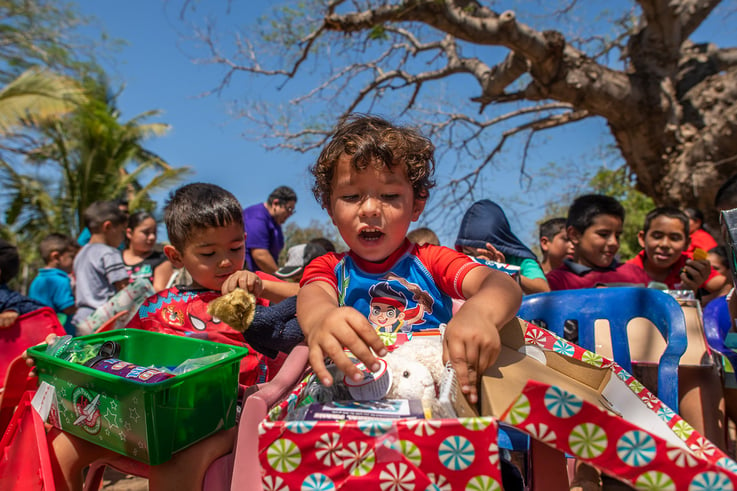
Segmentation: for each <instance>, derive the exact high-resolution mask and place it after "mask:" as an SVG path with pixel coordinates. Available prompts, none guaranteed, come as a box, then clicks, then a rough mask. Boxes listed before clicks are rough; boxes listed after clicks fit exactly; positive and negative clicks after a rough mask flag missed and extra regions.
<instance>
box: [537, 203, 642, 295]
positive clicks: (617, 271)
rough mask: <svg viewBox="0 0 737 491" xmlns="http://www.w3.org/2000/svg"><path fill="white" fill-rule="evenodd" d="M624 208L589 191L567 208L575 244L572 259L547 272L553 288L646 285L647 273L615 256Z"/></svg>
mask: <svg viewBox="0 0 737 491" xmlns="http://www.w3.org/2000/svg"><path fill="white" fill-rule="evenodd" d="M624 215H625V213H624V208H623V207H622V205H621V204H620V203H619V202H618V201H617V200H616V199H614V198H612V197H610V196H605V195H602V194H587V195H584V196H579V197H578V198H576V199H575V200H574V201H573V203H572V204H571V207H570V208H569V209H568V218H567V219H566V232H567V233H568V238H569V239H570V240H571V243H572V244H573V259H564V260H563V265H562V266H561V267H559V268H557V269H554V270H552V271H551V272H550V273H548V275H547V278H548V284H549V285H550V289H551V290H574V289H578V288H593V287H596V286H599V285H606V284H610V283H620V284H621V283H626V284H633V285H642V286H645V285H647V284H648V283H649V282H650V279H649V277H648V276H647V273H645V271H644V270H643V269H641V268H638V267H637V266H635V265H633V264H626V263H624V264H621V263H619V262H618V261H617V259H616V254H617V252H618V251H619V236H620V235H621V234H622V226H623V224H624Z"/></svg>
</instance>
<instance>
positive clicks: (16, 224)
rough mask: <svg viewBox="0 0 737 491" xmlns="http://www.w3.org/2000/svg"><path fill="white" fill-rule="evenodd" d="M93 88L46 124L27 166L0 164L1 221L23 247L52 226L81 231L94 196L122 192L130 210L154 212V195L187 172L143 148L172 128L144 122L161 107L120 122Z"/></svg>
mask: <svg viewBox="0 0 737 491" xmlns="http://www.w3.org/2000/svg"><path fill="white" fill-rule="evenodd" d="M89 93H90V99H89V100H88V101H87V102H86V103H85V104H83V105H81V106H80V107H79V108H78V109H77V110H76V111H74V112H73V113H71V114H70V115H68V116H67V117H64V118H62V119H59V120H56V121H52V122H50V123H48V124H45V125H42V126H41V128H40V139H41V144H39V145H38V146H36V147H34V148H32V149H30V150H29V151H28V152H27V153H26V157H27V158H26V160H25V161H24V163H23V164H24V165H23V166H22V170H21V169H19V168H18V166H16V165H11V164H9V163H8V162H0V183H2V186H3V187H2V191H0V197H1V198H3V199H4V200H5V201H6V202H7V203H9V206H8V208H7V209H6V212H5V217H4V218H5V222H6V224H7V225H8V227H9V228H10V230H11V231H12V232H13V233H14V234H15V235H16V239H17V243H18V244H26V245H30V244H37V243H38V241H39V240H40V239H41V238H42V237H43V236H45V235H46V234H48V233H50V232H52V231H59V232H63V233H68V234H71V235H74V236H76V234H78V233H79V231H80V230H81V228H83V226H84V224H83V221H82V213H83V211H84V209H85V208H86V207H87V206H88V205H89V204H90V203H92V202H94V201H97V200H105V199H115V198H121V197H125V198H127V199H128V201H129V206H130V208H131V209H132V210H135V209H149V210H151V209H152V208H153V206H154V203H153V201H152V200H151V198H150V196H151V193H152V192H154V191H157V190H161V189H166V188H168V187H170V186H171V185H173V184H175V183H176V182H178V181H179V180H180V179H181V178H183V177H184V176H185V175H186V173H187V172H189V169H188V168H187V167H178V168H177V167H172V166H171V165H169V164H168V163H167V162H166V161H165V160H164V159H163V158H161V157H160V156H158V155H156V154H155V153H153V152H151V151H150V150H148V149H146V148H145V147H144V145H143V144H144V141H145V140H147V139H148V138H151V137H156V136H161V135H164V134H165V133H166V131H167V130H168V125H166V124H164V123H148V122H147V120H148V119H150V118H153V117H155V116H158V114H159V113H158V111H147V112H145V113H143V114H140V115H138V116H135V117H134V118H132V119H130V120H128V121H121V120H120V112H119V111H118V109H117V108H116V107H115V98H114V97H111V96H110V95H109V94H108V93H107V92H106V91H105V90H104V86H101V85H97V86H94V88H93V90H92V91H91V92H89ZM34 249H35V247H33V248H31V249H29V248H28V247H24V250H23V251H22V252H23V254H24V257H25V258H26V260H27V261H28V262H32V261H33V260H34V259H36V257H37V256H36V252H35V250H34Z"/></svg>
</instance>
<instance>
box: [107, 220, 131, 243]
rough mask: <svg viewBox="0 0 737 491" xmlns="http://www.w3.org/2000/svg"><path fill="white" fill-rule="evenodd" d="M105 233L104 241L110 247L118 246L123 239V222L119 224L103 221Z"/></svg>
mask: <svg viewBox="0 0 737 491" xmlns="http://www.w3.org/2000/svg"><path fill="white" fill-rule="evenodd" d="M103 228H104V234H105V243H106V244H107V245H109V246H111V247H118V246H119V245H120V244H121V243H122V242H123V240H125V229H126V226H125V223H121V224H119V225H115V224H113V222H105V224H104V225H103Z"/></svg>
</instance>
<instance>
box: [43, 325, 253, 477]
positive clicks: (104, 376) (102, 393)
mask: <svg viewBox="0 0 737 491" xmlns="http://www.w3.org/2000/svg"><path fill="white" fill-rule="evenodd" d="M75 339H77V340H84V341H86V342H88V343H90V344H98V343H100V344H101V343H103V342H104V341H117V342H118V343H120V345H121V351H120V356H119V357H118V358H120V359H122V360H125V361H128V362H131V363H134V364H136V365H141V366H152V365H153V366H157V367H161V366H166V367H170V368H172V367H175V366H177V365H179V364H180V363H182V362H183V361H185V360H187V359H191V358H199V357H203V356H208V355H215V354H221V353H223V354H225V357H224V359H222V360H219V361H217V362H215V363H212V364H210V365H207V366H204V367H201V368H197V369H195V370H192V371H190V372H187V373H184V374H182V375H177V376H176V377H172V378H169V379H167V380H164V381H161V382H159V383H155V384H146V383H143V382H138V381H134V380H129V379H125V378H122V377H119V376H117V375H113V374H110V373H106V372H101V371H98V370H95V369H92V368H88V367H85V366H83V365H78V364H74V363H70V362H67V361H64V360H62V359H60V358H55V357H53V356H49V355H47V354H46V353H44V351H45V349H46V345H40V346H35V347H33V348H30V349H29V350H28V351H29V354H30V355H31V356H32V357H33V358H35V360H36V367H37V371H38V376H39V382H46V383H48V384H50V385H52V386H53V387H54V388H55V389H56V404H55V405H53V406H52V411H51V414H50V421H49V422H50V423H51V424H53V425H54V426H56V427H57V428H59V429H61V430H63V431H65V432H68V433H71V434H73V435H76V436H78V437H80V438H83V439H85V440H88V441H90V442H92V443H95V444H97V445H100V446H102V447H105V448H108V449H110V450H113V451H114V452H118V453H120V454H123V455H127V456H129V457H131V458H133V459H136V460H139V461H141V462H144V463H147V464H151V465H156V464H160V463H162V462H166V461H167V460H169V459H170V458H171V455H172V454H173V453H174V452H177V451H178V450H181V449H183V448H185V447H187V446H189V445H191V444H193V443H195V442H197V441H198V440H201V439H203V438H205V437H207V436H209V435H212V434H213V433H215V432H216V431H220V430H224V429H227V428H230V427H232V426H234V425H235V414H236V402H237V401H236V400H237V395H238V372H239V365H240V359H241V358H242V357H243V356H245V355H246V354H247V353H248V348H245V347H238V346H231V345H226V344H220V343H214V342H211V341H203V340H200V339H194V338H189V337H184V336H173V335H169V334H159V333H154V332H149V331H143V330H138V329H119V330H114V331H109V332H103V333H99V334H90V335H88V336H80V337H78V338H75Z"/></svg>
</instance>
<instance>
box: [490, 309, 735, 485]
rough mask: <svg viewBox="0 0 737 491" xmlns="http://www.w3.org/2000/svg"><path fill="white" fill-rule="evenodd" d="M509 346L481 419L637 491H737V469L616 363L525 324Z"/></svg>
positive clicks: (516, 326) (510, 329)
mask: <svg viewBox="0 0 737 491" xmlns="http://www.w3.org/2000/svg"><path fill="white" fill-rule="evenodd" d="M501 339H502V350H501V353H500V355H499V358H498V360H497V362H496V363H495V364H494V366H492V367H491V368H489V370H487V371H486V373H485V374H484V376H483V378H482V387H481V414H483V415H487V416H493V417H495V418H498V419H499V421H502V422H504V423H507V424H509V425H511V426H514V427H516V428H518V429H520V430H522V431H524V432H525V433H527V434H529V435H530V436H531V437H532V438H535V439H537V440H539V441H541V442H543V443H545V444H547V445H549V446H551V447H553V448H556V449H558V450H560V451H562V452H565V453H567V454H569V455H573V456H575V457H576V458H579V459H581V460H583V461H586V462H588V463H589V464H592V465H594V466H596V467H598V468H599V469H601V470H602V471H604V472H606V473H607V474H608V475H610V476H612V477H615V478H617V479H620V480H622V481H624V482H626V483H628V484H629V485H631V486H633V487H634V488H635V489H648V490H649V489H669V490H684V491H686V490H696V489H704V490H706V489H735V488H737V474H735V472H736V471H737V463H735V462H734V461H733V460H731V459H730V458H729V457H727V456H726V454H724V453H723V452H722V451H720V450H719V449H718V448H716V447H715V446H714V445H713V444H712V443H711V442H709V441H708V440H706V439H705V438H704V437H703V436H701V435H700V434H698V433H697V432H696V431H695V430H694V429H693V428H692V427H691V426H690V425H689V424H688V423H686V422H685V421H684V420H683V419H682V418H680V417H679V416H678V415H677V414H675V413H674V412H673V411H672V410H670V408H668V407H666V406H665V405H663V403H662V402H661V401H660V400H659V399H658V398H657V397H655V396H654V395H653V394H652V393H651V392H650V391H648V390H647V389H646V388H645V387H644V386H643V385H642V384H641V383H640V382H638V381H637V380H635V379H634V378H633V377H632V376H631V375H630V374H629V373H627V372H626V371H624V370H623V369H622V368H621V367H620V366H619V365H617V364H616V363H614V362H612V361H611V360H608V359H607V358H604V357H602V356H601V355H598V354H595V353H592V352H590V351H587V350H584V349H583V348H581V347H580V346H576V345H574V344H571V343H569V342H567V341H565V340H563V339H561V338H559V337H558V336H556V335H554V334H552V333H550V332H549V331H546V330H544V329H542V328H539V327H537V326H535V325H533V324H530V323H527V322H526V321H523V320H520V319H515V320H513V321H512V322H510V323H509V324H507V325H506V326H505V327H504V328H503V329H502V331H501Z"/></svg>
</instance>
